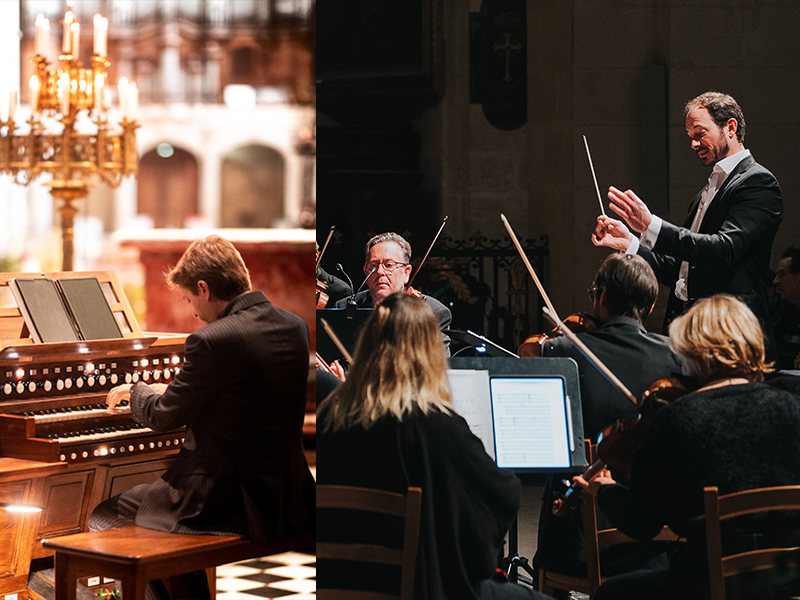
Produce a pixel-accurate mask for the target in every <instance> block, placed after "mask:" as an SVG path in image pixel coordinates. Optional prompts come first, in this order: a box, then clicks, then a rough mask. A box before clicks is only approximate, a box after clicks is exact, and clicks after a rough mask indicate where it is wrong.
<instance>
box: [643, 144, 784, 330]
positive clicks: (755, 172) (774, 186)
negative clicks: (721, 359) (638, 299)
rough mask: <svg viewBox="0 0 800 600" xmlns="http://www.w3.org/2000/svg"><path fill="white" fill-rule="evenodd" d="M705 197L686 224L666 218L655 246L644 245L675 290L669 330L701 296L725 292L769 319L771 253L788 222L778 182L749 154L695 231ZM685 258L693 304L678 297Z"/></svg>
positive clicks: (649, 259) (692, 209)
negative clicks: (677, 289) (647, 246)
mask: <svg viewBox="0 0 800 600" xmlns="http://www.w3.org/2000/svg"><path fill="white" fill-rule="evenodd" d="M701 195H702V191H701V192H699V193H698V194H697V195H696V196H695V197H694V199H693V200H692V203H691V204H690V205H689V213H688V215H687V216H686V221H685V222H684V224H683V227H677V226H676V225H672V224H671V223H668V222H667V221H664V222H663V224H662V226H661V231H660V233H659V234H658V240H657V241H656V244H655V246H654V248H653V250H652V251H650V250H647V249H646V248H644V247H640V249H639V254H640V255H642V256H643V257H644V258H645V259H646V260H647V262H648V263H650V266H651V267H653V270H654V271H655V273H656V277H658V280H659V282H661V283H662V284H663V285H666V286H668V287H669V288H670V293H669V299H668V301H667V312H666V317H665V319H664V331H665V332H666V329H667V326H668V325H669V323H670V322H671V321H672V320H673V319H674V318H675V317H677V316H678V315H679V314H680V313H682V312H683V311H684V310H686V309H687V308H689V307H690V306H691V305H692V304H694V303H695V302H696V301H697V300H699V299H700V298H705V297H707V296H712V295H714V294H719V293H726V294H732V295H735V296H737V297H738V298H739V299H741V300H743V301H744V302H745V303H746V304H747V305H748V306H749V307H750V308H751V309H752V310H753V312H754V313H755V315H756V316H757V317H758V318H759V319H761V322H762V323H767V322H768V309H767V285H768V283H769V281H768V276H767V273H768V271H769V261H770V253H771V252H772V242H773V240H774V239H775V233H776V232H777V231H778V226H779V225H780V224H781V221H782V220H783V199H782V198H781V190H780V186H779V185H778V180H777V179H775V176H774V175H772V173H770V172H769V171H768V170H767V169H765V168H764V167H762V166H761V165H760V164H758V163H757V162H755V160H754V159H753V157H752V156H747V157H745V158H743V159H742V160H741V162H739V164H738V165H736V167H735V168H734V169H733V171H732V172H731V174H730V175H729V176H728V177H727V179H725V181H724V183H723V184H722V186H721V187H720V188H719V189H718V190H717V192H716V194H715V195H714V198H713V200H712V201H711V204H709V206H708V211H707V212H706V214H705V216H704V217H703V222H702V223H701V224H700V229H699V231H698V232H697V233H692V232H691V231H690V228H691V225H692V221H693V220H694V215H695V213H696V212H697V209H698V206H699V204H700V198H701ZM682 261H687V262H688V263H689V275H688V277H687V281H686V285H687V291H688V298H689V301H688V302H683V301H681V300H679V299H678V298H677V297H676V296H675V283H676V282H677V280H678V276H679V275H678V274H679V272H680V267H681V262H682Z"/></svg>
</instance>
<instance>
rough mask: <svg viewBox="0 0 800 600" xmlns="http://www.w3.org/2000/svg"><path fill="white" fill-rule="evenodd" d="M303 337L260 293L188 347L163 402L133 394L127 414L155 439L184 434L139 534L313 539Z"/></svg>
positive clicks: (140, 389)
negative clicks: (182, 429)
mask: <svg viewBox="0 0 800 600" xmlns="http://www.w3.org/2000/svg"><path fill="white" fill-rule="evenodd" d="M308 364H309V353H308V328H307V327H306V325H305V323H304V322H303V321H302V320H301V319H300V317H298V316H296V315H293V314H292V313H289V312H286V311H284V310H281V309H279V308H276V307H274V306H273V305H272V303H270V301H269V300H267V297H266V296H265V295H264V294H263V293H262V292H247V293H245V294H242V295H240V296H237V297H236V298H234V299H233V300H231V302H230V303H229V304H228V305H227V306H226V307H225V310H223V312H222V314H221V315H220V318H219V319H218V320H217V321H214V322H213V323H210V324H208V325H206V326H205V327H202V328H200V329H198V330H197V331H196V332H194V333H193V334H191V335H190V336H189V337H188V338H187V340H186V354H185V358H184V363H183V367H182V368H181V370H180V372H179V373H178V374H177V375H176V376H175V379H174V380H173V381H172V383H170V385H169V387H168V388H167V390H166V392H165V393H164V394H163V395H159V394H157V393H156V392H155V391H154V390H152V389H151V388H150V387H148V386H146V385H144V384H137V385H136V386H134V388H133V390H132V393H131V410H132V412H133V415H134V416H135V418H136V419H137V420H138V421H140V422H142V423H144V424H146V425H147V426H149V427H151V428H152V429H154V430H156V431H163V430H169V429H173V428H175V427H178V426H181V425H186V439H185V441H184V444H183V448H182V449H181V451H180V453H179V454H178V456H177V458H176V459H175V462H174V463H173V464H172V466H171V467H170V468H169V469H168V470H167V472H166V473H165V474H164V475H163V476H162V477H161V479H159V480H157V481H156V482H154V483H153V484H151V485H150V486H149V487H148V488H147V491H146V493H145V495H144V498H143V501H142V505H141V508H140V509H139V511H138V513H137V515H136V524H137V525H141V526H143V527H149V528H151V529H158V530H161V531H171V532H177V533H235V534H240V535H244V536H246V537H249V538H252V539H255V540H259V541H267V540H276V539H281V538H285V537H292V536H294V535H299V534H302V533H305V532H307V531H311V530H313V529H314V526H315V522H314V514H315V499H316V495H315V492H314V480H313V478H312V477H311V473H310V471H309V469H308V466H307V464H306V460H305V455H304V454H303V431H302V430H303V417H304V413H305V405H306V395H307V385H308V383H307V382H308Z"/></svg>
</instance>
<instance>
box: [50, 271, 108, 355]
mask: <svg viewBox="0 0 800 600" xmlns="http://www.w3.org/2000/svg"><path fill="white" fill-rule="evenodd" d="M56 286H57V287H58V289H59V291H60V292H61V296H62V297H63V298H64V305H65V306H66V307H67V311H68V312H69V314H70V316H71V317H72V320H73V322H74V323H75V325H76V326H77V328H78V333H79V334H80V337H81V339H83V340H110V339H116V338H121V337H122V331H120V328H119V324H118V323H117V319H116V318H115V317H114V313H113V312H112V311H111V307H110V306H109V305H108V301H107V300H106V297H105V294H104V293H103V288H102V287H100V282H99V281H98V280H97V277H71V278H69V279H56Z"/></svg>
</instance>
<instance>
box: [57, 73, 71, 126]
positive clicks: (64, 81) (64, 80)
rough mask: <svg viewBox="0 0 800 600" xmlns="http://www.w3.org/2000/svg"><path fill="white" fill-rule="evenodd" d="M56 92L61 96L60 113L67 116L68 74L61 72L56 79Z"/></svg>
mask: <svg viewBox="0 0 800 600" xmlns="http://www.w3.org/2000/svg"><path fill="white" fill-rule="evenodd" d="M58 92H59V96H61V114H63V115H64V116H65V117H69V75H67V74H66V73H62V74H61V77H60V78H59V80H58Z"/></svg>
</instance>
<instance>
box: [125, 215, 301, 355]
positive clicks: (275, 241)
mask: <svg viewBox="0 0 800 600" xmlns="http://www.w3.org/2000/svg"><path fill="white" fill-rule="evenodd" d="M211 234H217V235H220V236H222V237H224V238H226V239H228V240H230V241H231V242H232V243H233V245H234V246H236V248H237V249H238V250H239V252H240V253H241V254H242V258H243V259H244V262H245V264H246V265H247V268H248V269H249V271H250V279H251V280H252V283H253V289H254V290H261V291H263V292H264V293H265V294H266V295H267V298H269V299H270V301H271V302H272V303H273V304H274V305H275V306H278V307H280V308H283V309H285V310H288V311H291V312H293V313H295V314H296V315H299V316H300V317H301V318H302V319H303V320H305V322H306V324H307V325H308V331H309V344H310V346H311V350H312V351H313V350H314V349H315V348H316V319H315V308H316V306H315V301H314V295H313V289H314V286H313V283H312V281H313V279H314V239H315V232H314V230H313V229H310V230H309V229H217V230H193V229H155V230H148V231H143V232H136V234H135V235H125V236H120V237H119V238H118V239H119V242H120V244H121V245H122V246H133V247H135V248H137V249H138V250H139V261H140V262H141V264H142V265H143V267H144V273H145V282H144V286H145V290H144V294H145V302H146V304H147V313H146V317H145V322H144V323H141V326H142V329H143V330H145V331H149V332H177V333H190V332H192V331H194V330H195V329H197V328H199V327H201V326H202V325H203V323H202V322H201V321H200V320H199V319H197V318H196V317H195V316H194V315H193V313H192V312H191V309H190V308H189V306H188V305H187V304H186V303H185V302H183V301H182V300H181V297H180V293H179V292H178V291H176V290H170V289H169V288H168V287H167V285H166V281H165V278H164V274H165V273H167V272H168V271H169V270H170V269H171V268H172V267H173V266H174V265H175V264H176V263H177V262H178V260H179V259H180V257H181V255H182V254H183V253H184V251H185V250H186V248H187V247H188V246H189V244H190V243H191V242H192V241H193V240H195V239H199V238H201V237H205V236H207V235H211Z"/></svg>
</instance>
